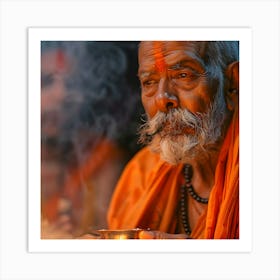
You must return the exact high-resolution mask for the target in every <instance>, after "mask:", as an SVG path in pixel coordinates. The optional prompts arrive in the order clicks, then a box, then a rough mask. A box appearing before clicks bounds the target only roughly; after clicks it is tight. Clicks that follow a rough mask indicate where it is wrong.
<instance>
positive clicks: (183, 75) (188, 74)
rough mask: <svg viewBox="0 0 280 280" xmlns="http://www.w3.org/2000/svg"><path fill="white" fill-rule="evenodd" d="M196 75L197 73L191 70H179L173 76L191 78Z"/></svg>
mask: <svg viewBox="0 0 280 280" xmlns="http://www.w3.org/2000/svg"><path fill="white" fill-rule="evenodd" d="M196 77H197V75H196V74H195V73H194V72H192V71H186V72H181V73H178V74H177V75H176V76H175V78H176V79H188V80H193V79H195V78H196Z"/></svg>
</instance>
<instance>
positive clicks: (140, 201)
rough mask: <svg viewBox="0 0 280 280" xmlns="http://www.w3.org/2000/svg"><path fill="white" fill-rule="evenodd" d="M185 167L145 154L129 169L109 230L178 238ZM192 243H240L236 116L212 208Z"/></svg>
mask: <svg viewBox="0 0 280 280" xmlns="http://www.w3.org/2000/svg"><path fill="white" fill-rule="evenodd" d="M182 168H183V165H182V164H180V165H176V166H173V165H170V164H168V163H166V162H164V161H162V160H161V159H160V157H159V155H157V154H154V153H152V152H150V151H149V149H148V148H147V147H145V148H143V149H142V150H141V151H140V152H139V153H138V154H137V155H136V156H135V157H134V158H133V159H132V160H131V161H130V162H129V163H128V165H127V166H126V168H125V170H124V172H123V174H122V176H121V177H120V180H119V182H118V184H117V187H116V189H115V192H114V195H113V197H112V200H111V204H110V208H109V211H108V224H109V227H110V229H131V228H137V227H138V228H142V229H146V228H150V229H152V230H160V231H163V232H168V233H175V232H176V227H177V225H178V214H177V208H178V203H179V200H180V199H179V192H180V186H181V185H182V184H183V181H182ZM191 237H192V238H196V239H204V238H205V239H234V238H239V119H238V112H235V114H234V116H233V119H232V122H231V124H230V126H229V128H228V131H227V134H226V137H225V140H224V143H223V145H222V148H221V152H220V155H219V159H218V164H217V167H216V171H215V183H214V186H213V188H212V190H211V193H210V197H209V203H208V208H207V209H206V210H205V212H204V213H202V215H201V217H200V218H199V220H198V222H197V225H196V227H195V228H194V229H193V231H192V234H191Z"/></svg>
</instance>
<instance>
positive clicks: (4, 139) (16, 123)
mask: <svg viewBox="0 0 280 280" xmlns="http://www.w3.org/2000/svg"><path fill="white" fill-rule="evenodd" d="M279 9H280V3H279V1H278V0H242V1H241V0H240V1H239V0H238V1H237V0H183V1H181V0H171V1H167V0H163V1H158V0H140V1H137V0H128V1H125V0H123V1H120V0H112V1H110V0H101V1H98V0H96V1H95V0H56V1H53V0H40V1H34V0H1V1H0V15H1V16H0V39H1V40H0V44H1V46H0V62H1V63H0V79H1V82H0V107H1V110H0V123H1V124H0V129H1V132H0V133H1V138H0V145H1V151H0V158H1V162H0V168H1V169H0V268H1V269H0V279H1V280H15V279H17V280H20V279H28V280H39V279H42V280H51V279H54V280H58V279H65V280H77V279H80V280H92V279H104V280H108V279H120V280H132V279H138V280H140V279H149V280H150V279H158V280H170V279H173V280H175V279H176V280H177V279H178V280H182V279H192V280H194V279H203V280H205V279H212V280H225V279H231V280H233V279H234V280H236V279H242V280H245V279H248V280H249V279H250V280H251V279H254V280H263V279H266V280H276V279H280V271H279V263H280V250H279V248H280V242H279V236H280V227H279V225H280V208H279V207H280V201H279V197H280V189H279V185H280V180H279V179H280V177H279V168H280V164H279V154H280V151H279V143H280V138H279V136H280V135H279V127H280V123H279V121H280V106H279V105H280V96H279V92H280V84H279V76H280V67H279V66H280V65H279V61H280V57H279V49H280V40H279V39H280V36H279V34H280V10H279ZM155 25H156V26H167V25H168V26H175V27H176V26H188V27H193V26H197V27H210V26H212V27H215V26H216V27H232V26H235V27H244V26H245V27H250V28H251V29H252V33H253V40H252V45H253V52H252V60H253V79H252V80H253V90H252V91H253V101H252V107H253V142H252V148H253V192H252V193H253V201H252V202H253V240H252V241H253V244H252V250H251V252H250V253H218V254H216V253H214V254H212V253H207V254H205V253H175V254H164V253H162V254H151V253H141V254H138V253H127V254H118V253H114V254H109V253H104V254H95V253H80V254H79V253H75V254H70V253H68V254H57V253H29V252H28V248H27V242H28V239H27V231H28V230H27V222H28V217H27V213H28V212H27V205H28V198H27V190H28V188H27V184H28V181H27V171H28V170H27V131H28V124H27V110H28V104H27V70H28V68H27V63H28V61H27V46H28V42H27V28H28V27H32V26H34V27H57V26H64V27H71V26H75V27H92V26H108V27H110V26H146V27H149V26H155ZM131 260H132V262H131Z"/></svg>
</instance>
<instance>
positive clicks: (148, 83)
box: [142, 80, 157, 87]
mask: <svg viewBox="0 0 280 280" xmlns="http://www.w3.org/2000/svg"><path fill="white" fill-rule="evenodd" d="M156 83H157V82H156V81H155V80H146V81H143V83H142V84H143V86H144V87H151V86H153V85H155V84H156Z"/></svg>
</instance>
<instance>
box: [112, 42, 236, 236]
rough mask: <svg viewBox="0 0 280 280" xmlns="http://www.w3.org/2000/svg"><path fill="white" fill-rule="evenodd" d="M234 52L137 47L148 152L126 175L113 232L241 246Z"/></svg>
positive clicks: (213, 46) (181, 45)
mask: <svg viewBox="0 0 280 280" xmlns="http://www.w3.org/2000/svg"><path fill="white" fill-rule="evenodd" d="M238 52H239V46H238V42H236V41H208V42H204V41H199V42H198V41H188V42H184V41H176V42H175V41H166V42H163V41H156V42H147V41H145V42H141V43H140V47H139V56H138V57H139V71H138V75H139V79H140V82H141V88H142V102H143V105H144V108H145V111H146V114H147V121H146V122H145V123H144V124H143V125H142V126H141V128H140V131H139V133H140V142H142V143H143V144H145V145H147V146H146V147H144V148H143V149H142V150H141V151H140V152H138V154H136V156H135V157H134V158H133V159H132V160H131V161H130V162H129V164H128V165H127V167H126V169H125V170H124V172H123V174H122V176H121V178H120V180H119V182H118V185H117V187H116V190H115V192H114V195H113V197H112V200H111V205H110V208H109V212H108V222H109V227H110V229H129V228H142V229H149V230H147V231H143V232H142V233H141V234H140V238H195V239H236V238H239V111H238V100H239V99H238V94H239V68H238V65H239V64H238V60H239V58H238Z"/></svg>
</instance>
